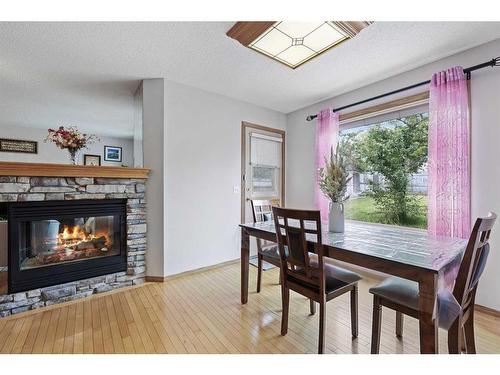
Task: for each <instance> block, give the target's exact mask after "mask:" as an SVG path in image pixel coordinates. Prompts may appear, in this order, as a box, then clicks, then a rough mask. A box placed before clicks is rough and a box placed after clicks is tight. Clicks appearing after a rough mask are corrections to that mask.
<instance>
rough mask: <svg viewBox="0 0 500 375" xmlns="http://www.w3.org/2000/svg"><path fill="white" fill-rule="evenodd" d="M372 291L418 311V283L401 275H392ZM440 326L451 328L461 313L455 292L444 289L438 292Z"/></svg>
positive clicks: (371, 289)
mask: <svg viewBox="0 0 500 375" xmlns="http://www.w3.org/2000/svg"><path fill="white" fill-rule="evenodd" d="M370 293H372V294H374V295H376V296H379V297H382V298H384V299H386V300H389V301H391V302H394V303H396V304H398V305H402V306H405V307H408V308H410V309H412V310H415V311H418V297H419V292H418V283H417V282H415V281H411V280H406V279H402V278H400V277H390V278H388V279H385V280H384V281H382V282H381V283H380V284H378V285H376V286H374V287H373V288H370ZM437 304H438V316H439V326H440V327H441V328H444V329H449V328H450V327H451V325H452V324H453V322H454V321H455V319H456V318H457V317H458V315H459V314H460V310H461V308H460V305H459V303H458V302H457V300H456V299H455V297H454V296H453V294H452V293H451V292H450V291H448V290H444V291H441V292H439V293H438V298H437Z"/></svg>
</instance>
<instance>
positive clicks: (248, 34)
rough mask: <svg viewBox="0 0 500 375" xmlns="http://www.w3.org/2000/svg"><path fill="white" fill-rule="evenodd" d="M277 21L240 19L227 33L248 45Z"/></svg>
mask: <svg viewBox="0 0 500 375" xmlns="http://www.w3.org/2000/svg"><path fill="white" fill-rule="evenodd" d="M275 23H276V21H239V22H236V23H235V24H234V25H233V27H231V29H229V31H228V32H227V33H226V35H227V36H228V37H230V38H233V39H236V40H237V41H238V42H240V43H241V44H243V45H244V46H245V47H247V46H248V45H249V44H250V43H252V42H253V41H254V40H255V39H257V38H258V37H259V36H260V35H262V34H263V33H264V32H265V31H266V30H267V29H269V28H270V27H271V26H272V25H274V24H275Z"/></svg>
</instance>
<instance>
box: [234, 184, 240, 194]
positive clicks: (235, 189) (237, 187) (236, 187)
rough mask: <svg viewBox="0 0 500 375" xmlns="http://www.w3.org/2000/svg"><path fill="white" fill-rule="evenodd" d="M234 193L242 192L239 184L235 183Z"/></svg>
mask: <svg viewBox="0 0 500 375" xmlns="http://www.w3.org/2000/svg"><path fill="white" fill-rule="evenodd" d="M233 193H234V194H239V193H240V186H239V185H234V186H233Z"/></svg>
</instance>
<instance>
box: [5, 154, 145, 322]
mask: <svg viewBox="0 0 500 375" xmlns="http://www.w3.org/2000/svg"><path fill="white" fill-rule="evenodd" d="M2 164H7V163H0V172H1V171H2ZM8 164H18V165H21V167H24V164H25V163H8ZM44 166H49V165H44ZM50 166H51V167H49V169H50V171H49V172H50V175H49V176H41V177H40V176H24V175H22V176H16V175H14V174H13V173H12V175H10V176H5V175H3V176H2V175H0V207H1V210H2V216H4V217H7V218H8V231H7V233H8V246H7V248H8V252H9V253H8V265H7V267H5V266H4V267H2V268H0V274H2V273H3V276H5V274H7V277H2V278H0V280H8V283H7V285H5V282H4V285H0V291H2V289H3V291H4V292H3V293H0V317H1V316H7V315H11V314H15V313H19V312H23V311H27V310H31V309H36V308H39V307H42V306H48V305H52V304H55V303H59V302H66V301H71V300H75V299H79V298H83V297H87V296H90V295H92V294H95V293H101V292H105V291H109V290H112V289H115V288H119V287H123V286H130V285H135V284H139V283H142V282H144V280H145V271H146V266H145V265H146V262H145V256H146V251H147V249H146V247H147V238H146V229H147V228H146V200H145V181H146V178H147V172H148V170H146V169H133V168H130V169H129V168H115V167H86V166H85V167H84V166H76V167H74V166H67V165H65V166H59V167H60V168H59V169H58V168H57V165H50ZM30 170H31V171H32V172H31V173H33V174H35V173H36V172H37V168H36V167H34V168H32V169H30ZM20 171H21V172H22V169H21V170H20ZM61 171H62V172H61ZM25 173H26V172H23V174H25ZM57 173H61V174H63V176H64V177H59V176H57V177H54V176H53V175H54V174H57ZM3 174H5V171H4V172H3ZM67 174H73V175H80V176H82V174H83V175H84V177H66V176H65V175H67ZM85 174H86V175H93V174H95V175H98V177H87V176H85ZM103 174H110V175H113V177H101V176H102V175H103ZM116 174H118V176H119V177H116ZM136 176H139V177H142V176H144V177H143V178H137V177H136ZM3 240H5V239H0V241H3ZM1 266H2V265H0V267H1ZM2 270H3V272H2ZM1 283H2V281H0V284H1Z"/></svg>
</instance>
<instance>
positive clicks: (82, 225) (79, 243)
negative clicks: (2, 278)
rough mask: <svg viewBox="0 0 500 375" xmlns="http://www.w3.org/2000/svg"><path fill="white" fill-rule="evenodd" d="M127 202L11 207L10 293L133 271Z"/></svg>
mask: <svg viewBox="0 0 500 375" xmlns="http://www.w3.org/2000/svg"><path fill="white" fill-rule="evenodd" d="M126 215H127V213H126V200H125V199H103V200H81V201H45V202H16V203H12V204H10V205H9V207H8V226H9V249H8V250H9V251H8V252H9V292H10V293H14V292H20V291H25V290H32V289H35V288H41V287H45V286H50V285H57V284H63V283H67V282H71V281H75V280H81V279H86V278H91V277H95V276H100V275H107V274H111V273H115V272H123V271H126V270H127V250H126V245H127V243H126V236H127V230H126Z"/></svg>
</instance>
